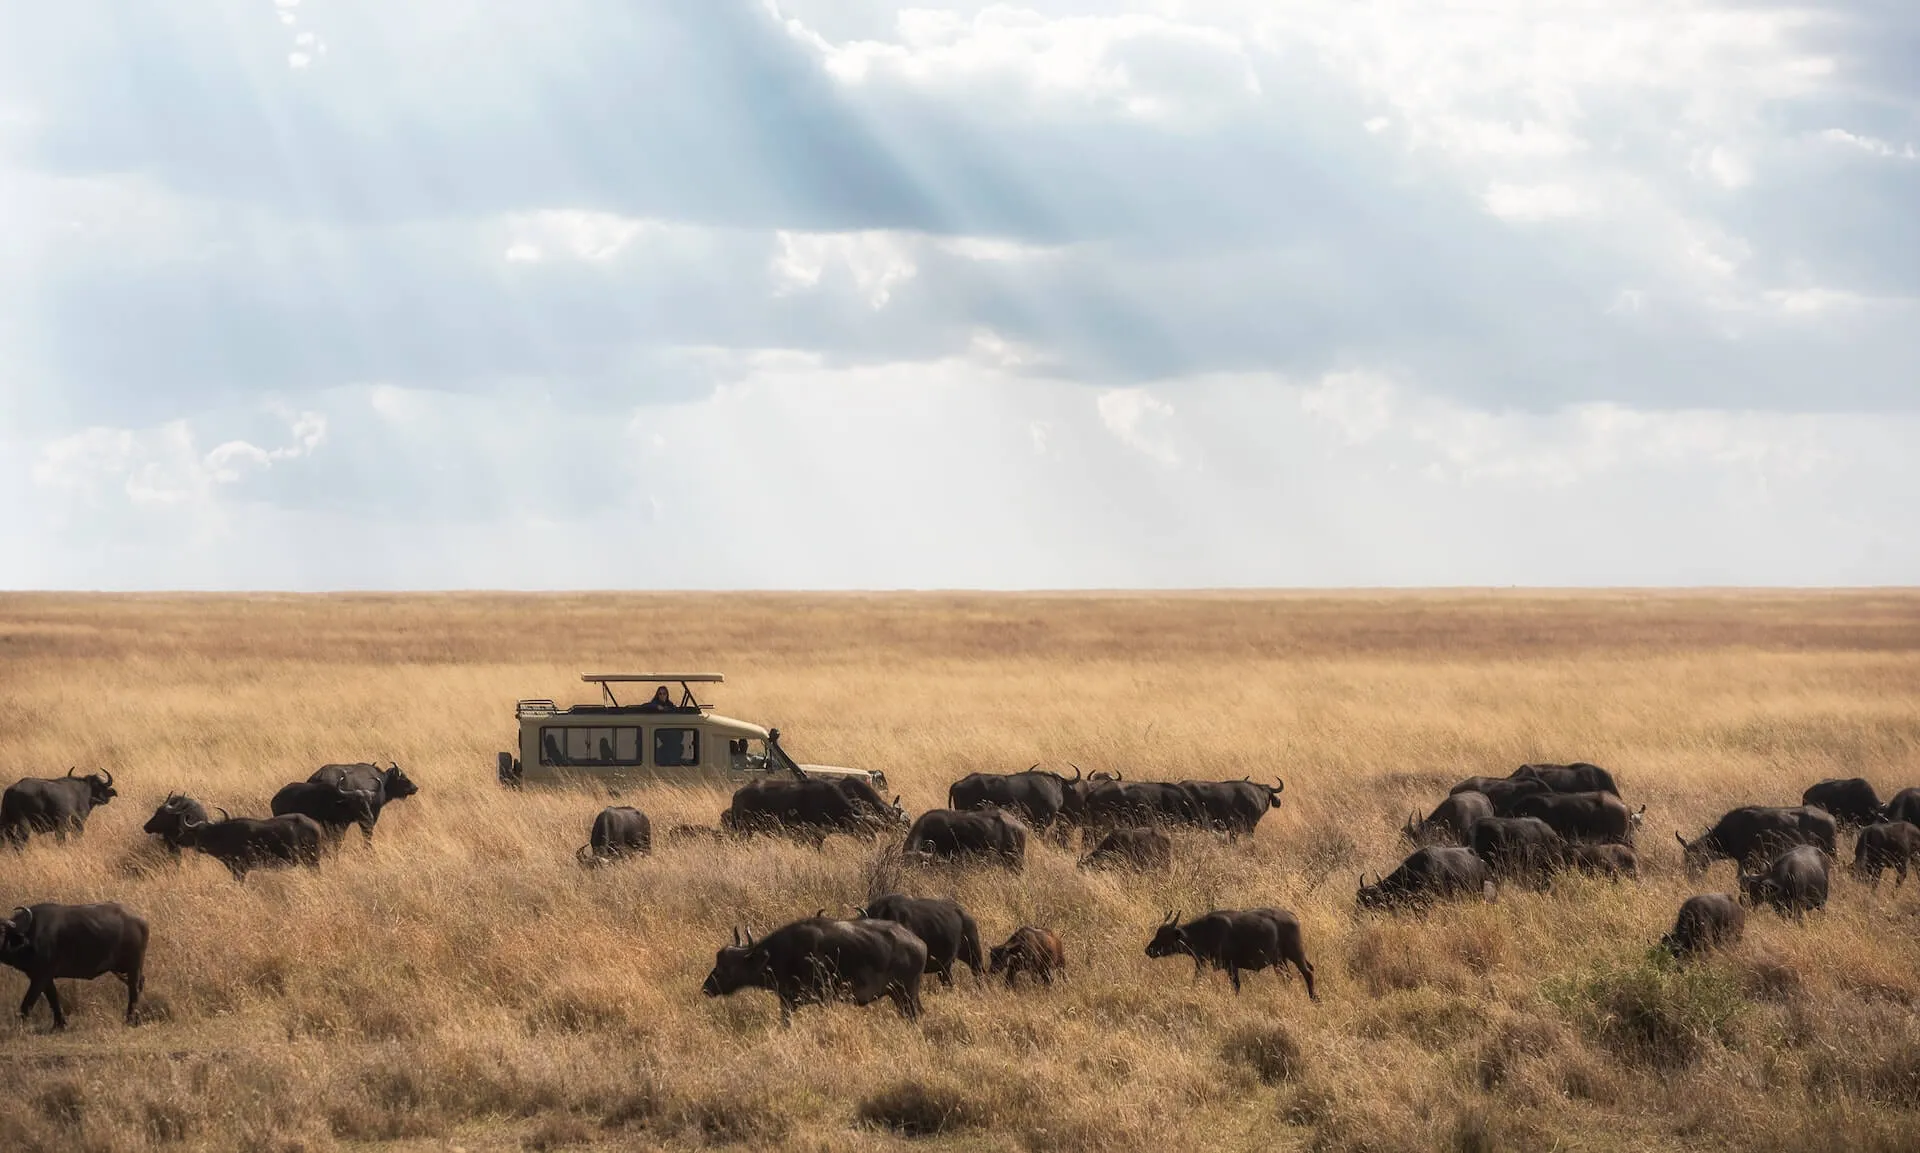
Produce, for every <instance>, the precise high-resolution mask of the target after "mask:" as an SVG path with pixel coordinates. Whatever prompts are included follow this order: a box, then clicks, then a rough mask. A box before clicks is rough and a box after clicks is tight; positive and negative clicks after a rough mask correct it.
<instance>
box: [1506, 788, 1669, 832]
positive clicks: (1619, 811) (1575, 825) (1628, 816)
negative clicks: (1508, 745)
mask: <svg viewBox="0 0 1920 1153" xmlns="http://www.w3.org/2000/svg"><path fill="white" fill-rule="evenodd" d="M1513 811H1514V815H1515V816H1521V817H1538V818H1540V819H1541V820H1543V821H1545V822H1546V823H1547V824H1548V825H1549V826H1550V827H1551V828H1552V829H1553V831H1554V832H1556V833H1559V834H1560V835H1561V836H1562V837H1564V838H1566V839H1567V840H1569V841H1599V842H1601V843H1603V844H1609V845H1631V844H1633V834H1634V830H1636V829H1638V828H1639V827H1640V818H1641V817H1642V816H1643V815H1644V814H1645V813H1646V811H1647V807H1646V806H1645V805H1641V806H1640V809H1639V811H1637V812H1636V811H1634V810H1633V809H1629V808H1627V805H1626V802H1625V801H1622V800H1621V799H1620V798H1619V797H1616V796H1614V795H1613V794H1612V793H1561V792H1553V793H1535V794H1534V795H1533V796H1530V797H1522V798H1520V799H1519V800H1518V801H1516V802H1515V803H1514V806H1513Z"/></svg>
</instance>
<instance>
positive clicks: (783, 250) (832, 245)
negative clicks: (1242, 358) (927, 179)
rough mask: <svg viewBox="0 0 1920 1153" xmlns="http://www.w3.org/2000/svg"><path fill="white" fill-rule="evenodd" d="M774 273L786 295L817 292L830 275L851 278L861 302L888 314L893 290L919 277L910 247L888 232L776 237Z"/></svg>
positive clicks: (777, 282)
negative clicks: (916, 274) (886, 311)
mask: <svg viewBox="0 0 1920 1153" xmlns="http://www.w3.org/2000/svg"><path fill="white" fill-rule="evenodd" d="M774 243H775V245H776V250H775V252H774V254H773V260H772V264H771V271H772V273H773V278H774V284H775V290H776V291H777V292H781V293H788V292H801V291H806V290H809V289H813V288H817V287H819V285H820V282H821V278H822V276H824V275H825V274H826V273H827V272H828V271H829V270H830V269H835V270H838V271H840V272H843V273H845V274H846V275H847V276H848V277H849V278H850V279H851V280H852V282H853V286H854V290H855V291H856V292H858V293H859V295H860V297H861V299H863V300H864V301H866V303H867V304H868V306H870V307H871V308H873V309H875V310H879V309H882V308H885V307H886V306H887V302H888V301H889V300H891V299H892V298H893V290H894V289H895V288H896V287H898V286H899V285H901V284H904V283H906V282H907V281H909V280H912V279H913V277H914V275H915V273H917V272H918V271H919V269H918V267H917V266H916V265H915V264H914V260H913V253H912V249H911V247H910V245H909V243H908V242H907V241H906V240H904V239H903V238H901V237H899V236H897V235H894V234H892V233H888V232H788V231H784V230H783V231H780V232H778V233H776V234H775V235H774Z"/></svg>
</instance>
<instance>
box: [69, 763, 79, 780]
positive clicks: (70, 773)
mask: <svg viewBox="0 0 1920 1153" xmlns="http://www.w3.org/2000/svg"><path fill="white" fill-rule="evenodd" d="M79 767H80V766H79V765H68V766H67V775H68V776H69V777H71V776H72V775H73V770H75V769H77V768H79Z"/></svg>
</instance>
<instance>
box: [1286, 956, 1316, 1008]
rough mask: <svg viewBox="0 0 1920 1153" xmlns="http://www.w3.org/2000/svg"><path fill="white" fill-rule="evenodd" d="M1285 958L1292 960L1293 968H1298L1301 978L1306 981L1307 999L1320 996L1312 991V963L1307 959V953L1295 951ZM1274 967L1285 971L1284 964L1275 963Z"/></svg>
mask: <svg viewBox="0 0 1920 1153" xmlns="http://www.w3.org/2000/svg"><path fill="white" fill-rule="evenodd" d="M1287 959H1288V960H1289V961H1292V962H1293V967H1294V968H1296V969H1298V970H1300V976H1301V978H1302V979H1303V980H1305V981H1306V983H1307V1000H1309V1001H1318V1000H1319V999H1320V998H1319V997H1318V996H1316V995H1315V994H1314V991H1313V964H1312V962H1310V961H1308V960H1307V955H1306V954H1305V953H1295V954H1294V955H1293V956H1291V957H1289V958H1287ZM1275 968H1276V969H1278V970H1279V971H1280V972H1281V973H1283V974H1284V973H1285V972H1286V971H1287V967H1286V966H1285V965H1276V966H1275Z"/></svg>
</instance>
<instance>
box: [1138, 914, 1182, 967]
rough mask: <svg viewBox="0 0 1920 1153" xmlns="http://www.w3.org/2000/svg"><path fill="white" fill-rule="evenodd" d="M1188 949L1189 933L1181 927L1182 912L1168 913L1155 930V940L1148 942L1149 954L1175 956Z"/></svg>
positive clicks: (1153, 955) (1150, 955)
mask: <svg viewBox="0 0 1920 1153" xmlns="http://www.w3.org/2000/svg"><path fill="white" fill-rule="evenodd" d="M1186 951H1187V935H1186V933H1184V932H1182V931H1181V929H1180V914H1179V913H1178V912H1177V911H1176V912H1172V913H1168V914H1167V918H1166V920H1164V921H1161V922H1160V927H1159V928H1157V929H1155V930H1154V931H1153V940H1151V941H1148V942H1147V956H1149V957H1175V956H1179V955H1180V954H1181V953H1184V952H1186Z"/></svg>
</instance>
